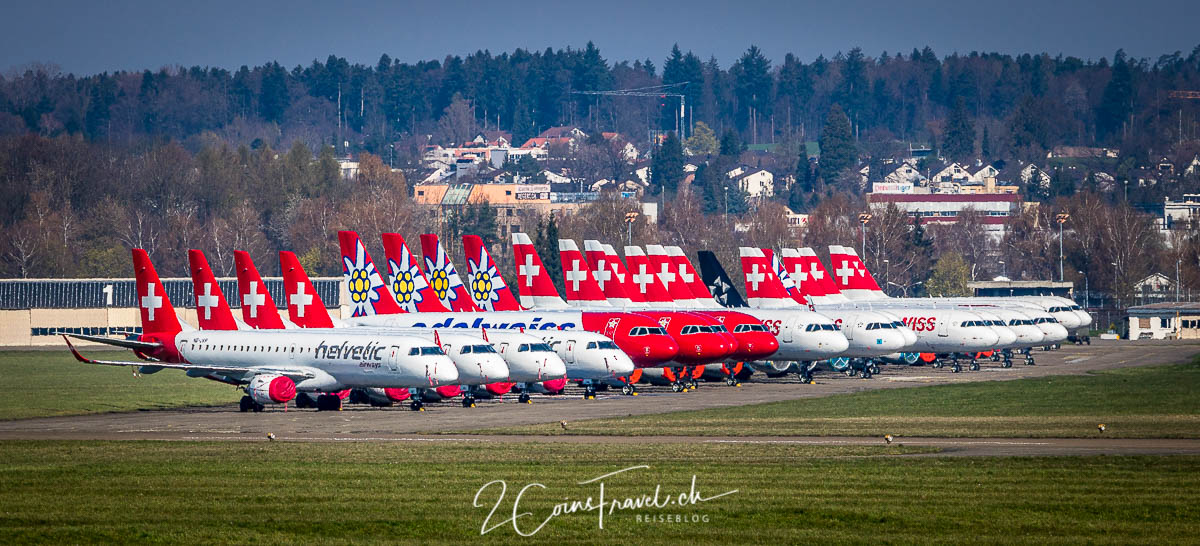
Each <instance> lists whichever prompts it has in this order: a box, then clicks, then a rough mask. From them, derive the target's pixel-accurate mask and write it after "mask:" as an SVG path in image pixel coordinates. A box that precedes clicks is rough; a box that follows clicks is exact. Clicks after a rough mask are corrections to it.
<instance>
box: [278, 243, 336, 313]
mask: <svg viewBox="0 0 1200 546" xmlns="http://www.w3.org/2000/svg"><path fill="white" fill-rule="evenodd" d="M279 270H280V271H281V272H282V273H283V292H284V297H285V298H286V301H287V308H288V318H289V319H290V320H291V321H292V323H293V324H295V325H296V326H299V327H301V328H333V319H331V318H330V317H329V311H328V310H326V308H325V302H324V301H321V295H320V294H317V289H316V288H315V287H313V283H312V281H311V280H309V278H308V273H305V272H304V267H302V266H301V265H300V260H298V259H296V255H295V254H293V253H292V252H288V251H286V250H285V251H282V252H280V253H279Z"/></svg>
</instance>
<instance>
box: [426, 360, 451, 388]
mask: <svg viewBox="0 0 1200 546" xmlns="http://www.w3.org/2000/svg"><path fill="white" fill-rule="evenodd" d="M429 377H430V379H432V380H433V382H434V384H435V385H448V384H450V383H456V382H458V368H455V367H454V362H453V361H451V360H450V359H449V358H447V359H446V360H445V361H443V362H438V363H437V364H435V365H432V366H429Z"/></svg>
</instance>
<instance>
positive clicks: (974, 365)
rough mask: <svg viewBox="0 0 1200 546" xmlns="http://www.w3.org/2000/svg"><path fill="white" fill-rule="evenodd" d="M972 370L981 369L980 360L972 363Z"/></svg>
mask: <svg viewBox="0 0 1200 546" xmlns="http://www.w3.org/2000/svg"><path fill="white" fill-rule="evenodd" d="M971 371H973V372H977V371H979V363H978V362H972V363H971Z"/></svg>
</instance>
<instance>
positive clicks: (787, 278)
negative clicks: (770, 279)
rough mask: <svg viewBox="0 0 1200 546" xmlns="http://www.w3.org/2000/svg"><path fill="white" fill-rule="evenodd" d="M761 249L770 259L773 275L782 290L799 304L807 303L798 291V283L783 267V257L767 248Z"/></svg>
mask: <svg viewBox="0 0 1200 546" xmlns="http://www.w3.org/2000/svg"><path fill="white" fill-rule="evenodd" d="M762 251H763V254H765V255H766V256H767V259H768V260H771V267H772V268H774V269H775V276H776V277H778V278H779V283H780V284H782V285H783V290H784V292H787V295H788V297H790V298H792V301H794V302H796V303H799V304H800V305H808V303H809V302H808V300H807V299H805V298H804V295H803V294H802V293H801V292H800V285H799V284H798V283H796V281H795V280H793V279H792V276H791V274H789V273H788V270H787V268H786V267H784V265H783V258H782V257H780V255H779V253H777V252H775V251H774V250H772V249H769V248H764V249H762Z"/></svg>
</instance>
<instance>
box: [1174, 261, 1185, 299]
mask: <svg viewBox="0 0 1200 546" xmlns="http://www.w3.org/2000/svg"><path fill="white" fill-rule="evenodd" d="M1182 263H1183V258H1176V259H1175V301H1176V302H1178V301H1180V300H1179V265H1180V264H1182Z"/></svg>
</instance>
